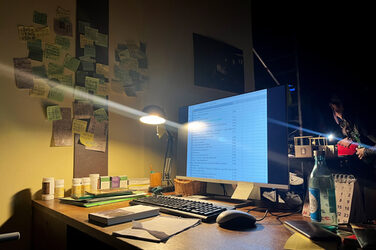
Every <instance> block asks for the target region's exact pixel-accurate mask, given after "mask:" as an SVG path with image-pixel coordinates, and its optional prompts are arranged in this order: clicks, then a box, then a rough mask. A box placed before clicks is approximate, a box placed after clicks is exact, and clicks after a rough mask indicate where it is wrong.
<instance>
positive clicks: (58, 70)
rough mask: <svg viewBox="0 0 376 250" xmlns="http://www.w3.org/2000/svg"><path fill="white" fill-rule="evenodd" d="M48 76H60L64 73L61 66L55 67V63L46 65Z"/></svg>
mask: <svg viewBox="0 0 376 250" xmlns="http://www.w3.org/2000/svg"><path fill="white" fill-rule="evenodd" d="M47 72H48V75H60V74H63V72H64V66H63V65H57V64H56V63H49V64H48V71H47Z"/></svg>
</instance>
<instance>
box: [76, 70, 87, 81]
mask: <svg viewBox="0 0 376 250" xmlns="http://www.w3.org/2000/svg"><path fill="white" fill-rule="evenodd" d="M88 74H89V73H88V72H85V71H81V70H77V72H76V83H81V84H85V78H86V76H87V75H88Z"/></svg>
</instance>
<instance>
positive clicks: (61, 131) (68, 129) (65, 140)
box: [51, 108, 73, 147]
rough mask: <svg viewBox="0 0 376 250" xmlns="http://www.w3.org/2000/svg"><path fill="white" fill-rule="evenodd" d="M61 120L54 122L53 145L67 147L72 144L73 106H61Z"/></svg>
mask: <svg viewBox="0 0 376 250" xmlns="http://www.w3.org/2000/svg"><path fill="white" fill-rule="evenodd" d="M60 110H61V117H62V119H61V120H54V121H53V122H52V140H51V141H52V143H51V146H55V147H67V146H72V144H73V138H72V120H71V119H72V118H71V108H61V109H60Z"/></svg>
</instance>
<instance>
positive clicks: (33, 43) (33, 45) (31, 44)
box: [27, 39, 42, 49]
mask: <svg viewBox="0 0 376 250" xmlns="http://www.w3.org/2000/svg"><path fill="white" fill-rule="evenodd" d="M27 48H28V49H42V41H41V40H40V39H35V40H28V41H27Z"/></svg>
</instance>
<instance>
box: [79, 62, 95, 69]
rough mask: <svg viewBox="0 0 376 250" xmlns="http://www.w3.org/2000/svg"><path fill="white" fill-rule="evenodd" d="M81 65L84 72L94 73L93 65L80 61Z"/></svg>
mask: <svg viewBox="0 0 376 250" xmlns="http://www.w3.org/2000/svg"><path fill="white" fill-rule="evenodd" d="M81 65H82V70H84V71H94V70H95V69H94V63H92V62H86V61H81Z"/></svg>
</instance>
